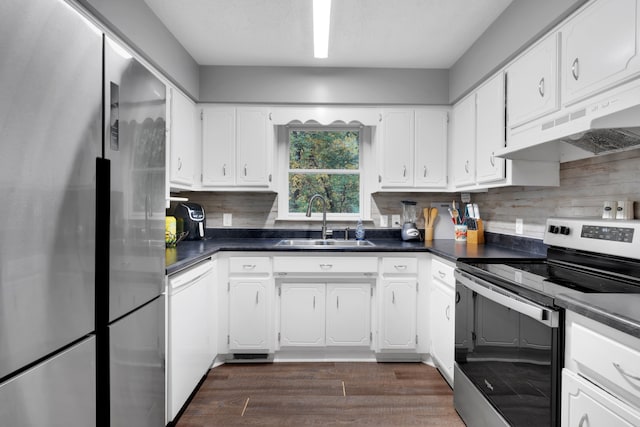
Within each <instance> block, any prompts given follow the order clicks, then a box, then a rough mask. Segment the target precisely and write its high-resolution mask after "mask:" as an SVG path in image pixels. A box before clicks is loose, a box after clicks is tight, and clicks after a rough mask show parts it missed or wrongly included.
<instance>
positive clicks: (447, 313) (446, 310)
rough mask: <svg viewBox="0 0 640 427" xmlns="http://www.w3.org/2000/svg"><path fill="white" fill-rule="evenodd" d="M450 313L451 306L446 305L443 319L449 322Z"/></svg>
mask: <svg viewBox="0 0 640 427" xmlns="http://www.w3.org/2000/svg"><path fill="white" fill-rule="evenodd" d="M450 311H451V306H450V305H448V306H447V308H445V309H444V317H446V318H447V320H451V316H450V315H449V312H450Z"/></svg>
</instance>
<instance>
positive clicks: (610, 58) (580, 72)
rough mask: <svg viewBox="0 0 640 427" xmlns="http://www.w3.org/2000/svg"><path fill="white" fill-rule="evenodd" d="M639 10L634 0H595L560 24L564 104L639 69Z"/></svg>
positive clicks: (609, 85)
mask: <svg viewBox="0 0 640 427" xmlns="http://www.w3.org/2000/svg"><path fill="white" fill-rule="evenodd" d="M639 13H640V12H639V11H638V5H637V0H598V1H593V2H591V4H589V5H588V6H587V7H585V8H584V9H583V10H582V11H580V12H579V13H578V14H576V15H575V16H574V17H572V18H570V19H569V20H568V21H567V22H566V23H565V24H564V25H562V27H561V28H560V32H561V38H562V50H561V52H562V64H561V69H562V104H563V105H570V104H573V103H575V102H578V101H580V100H581V99H584V98H586V97H587V96H590V95H593V94H594V93H597V92H600V91H603V90H606V89H608V88H610V87H612V86H614V85H616V84H618V83H621V82H623V81H625V80H627V79H629V78H631V77H633V76H636V75H637V74H638V72H640V58H638V53H639V52H638V48H639V47H640V34H639V32H638V30H637V26H638V19H639Z"/></svg>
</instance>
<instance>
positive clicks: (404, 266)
mask: <svg viewBox="0 0 640 427" xmlns="http://www.w3.org/2000/svg"><path fill="white" fill-rule="evenodd" d="M393 268H395V269H396V270H402V271H404V270H406V269H407V265H406V264H396V265H394V266H393Z"/></svg>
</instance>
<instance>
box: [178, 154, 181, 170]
mask: <svg viewBox="0 0 640 427" xmlns="http://www.w3.org/2000/svg"><path fill="white" fill-rule="evenodd" d="M178 170H182V159H181V158H180V157H178Z"/></svg>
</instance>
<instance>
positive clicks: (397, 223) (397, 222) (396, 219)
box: [391, 215, 402, 228]
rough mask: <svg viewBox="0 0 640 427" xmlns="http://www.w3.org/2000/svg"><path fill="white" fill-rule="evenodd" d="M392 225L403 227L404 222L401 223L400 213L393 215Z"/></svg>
mask: <svg viewBox="0 0 640 427" xmlns="http://www.w3.org/2000/svg"><path fill="white" fill-rule="evenodd" d="M391 226H392V227H396V228H399V227H402V224H400V215H391Z"/></svg>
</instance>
